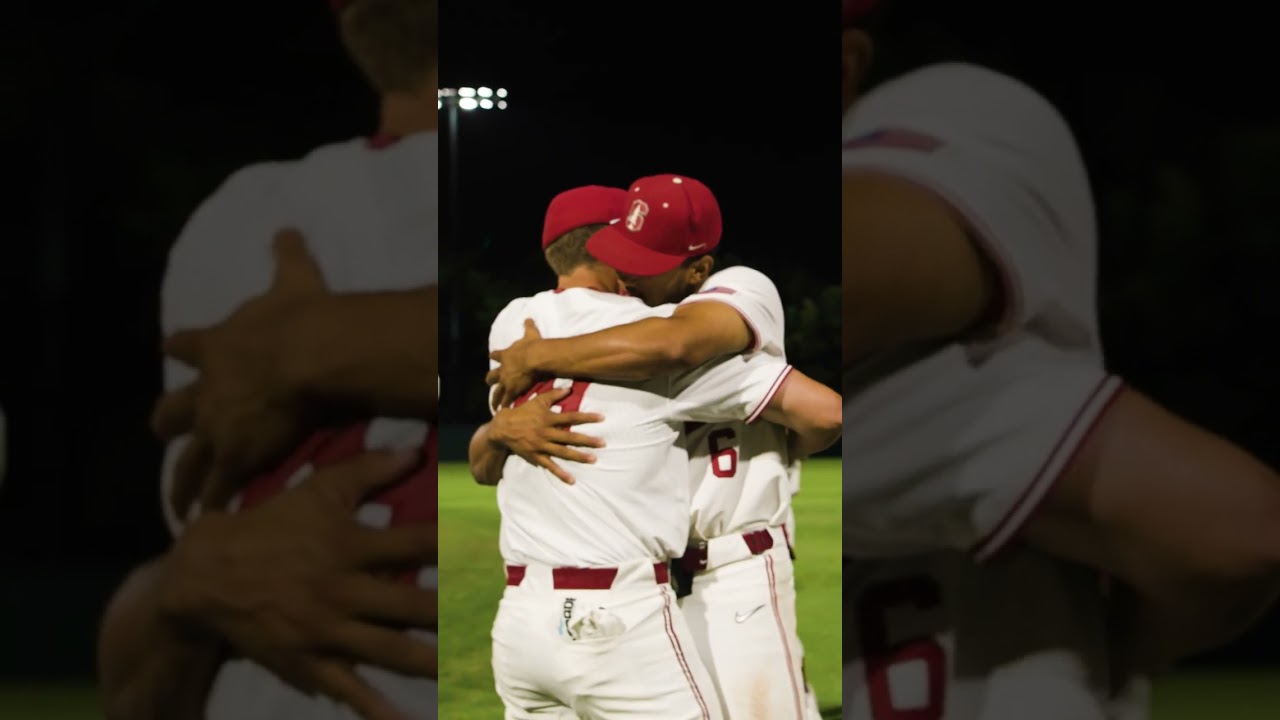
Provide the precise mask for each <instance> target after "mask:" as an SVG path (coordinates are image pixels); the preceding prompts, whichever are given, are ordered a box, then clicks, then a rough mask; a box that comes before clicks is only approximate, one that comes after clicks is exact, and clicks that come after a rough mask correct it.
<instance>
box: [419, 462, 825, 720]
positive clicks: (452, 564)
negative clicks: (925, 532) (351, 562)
mask: <svg viewBox="0 0 1280 720" xmlns="http://www.w3.org/2000/svg"><path fill="white" fill-rule="evenodd" d="M803 484H804V491H803V492H801V493H800V495H799V496H797V498H796V508H795V511H796V528H797V530H796V533H797V535H798V538H797V551H798V554H799V558H800V559H799V561H798V562H797V563H796V586H797V592H798V596H799V604H800V608H799V609H800V635H801V639H802V641H803V642H804V647H805V663H806V665H807V667H808V672H809V681H810V682H811V683H813V686H814V690H815V691H816V692H817V693H818V700H819V701H820V702H821V704H822V706H823V707H828V706H831V707H838V706H839V704H840V638H841V612H840V464H839V462H838V461H830V460H816V461H813V462H811V463H809V464H807V465H806V466H805V469H804V479H803ZM493 492H494V491H493V489H492V488H485V487H479V486H477V485H476V484H475V483H474V482H472V481H471V476H470V475H469V474H468V473H467V470H466V468H465V467H464V466H461V465H441V466H440V538H441V543H440V544H441V546H442V547H441V552H440V627H441V633H440V667H441V674H440V717H441V718H447V720H493V719H494V718H501V717H502V704H501V703H500V702H499V701H498V698H497V696H496V695H495V694H494V692H493V673H492V671H491V670H490V667H489V628H490V626H491V625H492V623H493V616H494V613H495V612H496V611H497V608H498V600H499V598H500V597H501V596H502V589H503V574H502V560H501V559H500V558H499V556H498V514H497V506H496V505H495V503H494V499H493ZM455 548H456V549H459V550H461V551H460V552H452V551H451V550H453V549H455ZM655 720H656V719H655Z"/></svg>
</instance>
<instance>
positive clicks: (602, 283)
mask: <svg viewBox="0 0 1280 720" xmlns="http://www.w3.org/2000/svg"><path fill="white" fill-rule="evenodd" d="M610 284H611V283H609V282H607V281H606V280H605V278H602V277H601V276H600V274H599V273H597V272H595V271H594V270H592V269H591V268H589V267H580V268H578V269H576V270H574V271H573V272H571V273H569V274H568V275H561V276H560V282H559V284H558V285H557V286H556V287H557V289H559V290H572V289H573V288H585V289H587V290H598V291H600V292H603V293H609V294H612V295H617V294H618V288H617V287H616V286H614V287H610Z"/></svg>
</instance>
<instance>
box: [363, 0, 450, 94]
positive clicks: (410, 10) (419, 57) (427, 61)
mask: <svg viewBox="0 0 1280 720" xmlns="http://www.w3.org/2000/svg"><path fill="white" fill-rule="evenodd" d="M340 24H341V28H342V42H343V44H344V45H345V46H346V48H347V52H348V53H349V54H350V55H351V58H352V60H354V61H355V63H356V65H357V66H359V68H360V70H361V71H362V72H363V73H364V75H365V77H366V78H368V80H369V82H370V83H372V84H373V86H374V88H376V89H377V90H378V92H380V93H382V94H389V93H408V92H416V91H418V90H421V89H422V88H423V87H424V85H425V84H426V83H427V82H429V78H430V77H431V73H432V71H434V70H435V69H436V66H437V64H438V63H439V54H440V41H439V24H440V14H439V4H438V2H437V0H350V2H348V3H347V4H346V5H345V6H344V7H343V8H342V10H341V17H340Z"/></svg>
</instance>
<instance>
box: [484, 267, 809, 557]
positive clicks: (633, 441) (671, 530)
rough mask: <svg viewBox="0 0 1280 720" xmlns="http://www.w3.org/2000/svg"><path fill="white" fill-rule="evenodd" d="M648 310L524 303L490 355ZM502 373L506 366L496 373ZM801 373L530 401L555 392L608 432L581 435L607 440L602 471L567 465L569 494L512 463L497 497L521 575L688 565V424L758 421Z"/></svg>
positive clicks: (732, 368)
mask: <svg viewBox="0 0 1280 720" xmlns="http://www.w3.org/2000/svg"><path fill="white" fill-rule="evenodd" d="M671 311H672V306H669V305H668V306H662V307H659V308H650V307H648V306H646V305H645V304H644V303H643V302H641V301H640V300H639V299H638V298H634V297H624V296H620V295H612V294H609V293H603V292H599V291H596V290H590V289H586V288H575V289H570V290H564V291H550V292H544V293H540V294H538V295H535V296H533V297H530V298H521V299H518V300H515V301H513V302H512V303H511V304H510V305H508V306H507V307H506V308H505V309H504V310H503V311H502V312H501V313H499V315H498V317H497V319H495V320H494V323H493V328H492V330H491V332H490V335H489V347H490V349H492V350H501V349H503V348H506V347H508V346H510V345H511V344H512V343H514V342H516V341H517V340H519V339H520V338H521V337H522V336H523V335H524V321H525V319H527V318H532V319H533V320H534V321H535V322H536V323H537V325H538V329H539V331H540V332H541V333H542V335H543V337H548V338H559V337H572V336H576V335H583V334H587V333H591V332H596V331H599V330H603V329H605V328H609V327H613V326H615V325H622V324H626V323H629V322H636V321H639V320H642V319H645V318H650V317H664V316H669V315H670V313H671ZM491 366H492V367H496V366H497V364H496V363H492V362H491ZM790 371H791V368H790V366H789V365H787V363H786V362H785V361H784V360H781V359H778V358H776V357H772V356H768V355H764V354H759V353H757V354H753V355H750V356H746V355H738V356H734V357H729V358H725V359H722V360H719V361H715V362H711V363H707V364H706V365H704V366H702V367H700V368H697V369H695V370H693V371H690V372H687V373H681V374H678V375H673V376H669V377H659V378H654V379H652V380H648V381H644V382H635V383H609V384H605V383H596V382H588V381H569V380H559V381H555V382H551V381H548V382H546V383H542V384H540V385H538V386H535V387H534V388H533V389H532V390H531V391H530V393H528V394H526V398H528V397H531V396H532V395H534V394H536V393H537V392H540V391H544V390H547V389H550V388H551V387H552V386H553V385H554V386H556V387H571V388H572V393H571V394H570V395H569V397H567V398H565V399H564V400H562V401H561V402H560V403H559V405H558V407H559V408H560V411H562V412H572V411H577V410H581V411H583V412H597V413H600V414H601V415H603V416H604V418H605V419H604V422H602V423H599V424H591V425H584V426H582V427H581V428H579V429H580V431H581V432H585V433H587V434H590V435H595V436H597V437H600V438H601V439H603V440H604V441H605V443H606V446H605V447H604V448H602V449H600V450H597V451H596V453H595V454H596V456H597V461H596V463H595V464H591V465H579V464H574V463H567V464H566V469H567V470H569V472H571V473H572V474H573V475H574V477H575V479H576V480H577V482H576V484H574V485H572V486H570V485H565V484H563V483H562V482H561V481H560V480H558V479H557V478H555V477H554V476H553V475H551V474H550V473H548V472H547V471H545V470H543V469H541V468H538V467H535V466H532V465H530V464H528V463H526V462H525V461H524V460H522V459H520V458H519V457H515V456H512V457H510V458H508V459H507V462H506V465H505V466H504V468H503V481H502V482H501V483H499V485H498V508H499V510H500V511H501V514H502V524H501V530H500V538H499V543H500V545H501V550H502V556H503V558H504V560H506V562H507V563H509V564H513V565H529V564H537V565H544V566H551V567H614V566H618V565H620V564H623V563H625V562H630V561H635V560H637V559H643V558H652V559H653V560H655V561H665V560H667V559H669V558H673V557H679V556H680V555H683V554H684V550H685V547H686V545H687V542H688V537H689V482H688V481H689V464H688V463H689V459H688V455H687V454H686V452H685V445H684V443H683V442H681V433H680V426H681V424H682V422H684V421H691V422H698V421H701V422H708V421H722V420H729V419H742V420H746V421H748V422H749V421H751V420H754V419H755V418H757V417H759V415H760V413H761V412H763V410H764V408H765V406H766V405H767V404H768V403H769V400H770V399H771V398H772V397H773V395H774V393H775V392H777V390H778V388H779V387H781V385H782V383H783V381H784V380H785V379H786V376H787V375H788V374H789V373H790Z"/></svg>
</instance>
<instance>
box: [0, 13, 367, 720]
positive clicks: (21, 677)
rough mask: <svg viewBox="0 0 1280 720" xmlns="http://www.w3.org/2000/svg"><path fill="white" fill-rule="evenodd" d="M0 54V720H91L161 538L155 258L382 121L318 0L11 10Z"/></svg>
mask: <svg viewBox="0 0 1280 720" xmlns="http://www.w3.org/2000/svg"><path fill="white" fill-rule="evenodd" d="M72 10H73V11H74V12H73V11H72ZM0 57H3V62H2V63H0V82H2V83H3V87H4V88H5V89H6V93H7V96H6V98H5V100H4V102H3V103H2V104H0V151H2V152H0V157H3V158H4V163H3V170H0V172H2V173H3V174H4V176H5V178H6V180H7V182H6V183H5V186H4V187H5V192H4V195H3V200H0V206H2V209H0V228H2V229H3V230H2V233H3V234H2V235H0V238H2V239H0V320H2V322H3V325H0V327H3V328H4V333H3V336H2V338H0V405H2V406H3V407H4V410H5V414H6V415H7V416H8V426H9V438H8V446H9V456H10V457H9V460H10V467H9V473H8V476H7V477H6V478H5V479H4V482H3V485H0V718H3V720H59V718H62V717H66V718H69V719H71V720H83V719H85V718H96V717H100V714H99V713H97V712H96V711H94V710H92V708H93V707H94V706H93V705H92V704H91V703H92V698H91V697H90V690H89V688H91V683H92V678H93V642H94V634H95V632H96V629H97V621H98V617H99V615H100V613H101V611H102V609H103V607H104V605H105V603H106V600H107V598H108V596H109V593H110V592H111V591H112V590H113V588H114V586H115V585H116V583H118V582H119V581H120V580H121V579H122V578H123V576H124V574H125V572H126V571H127V569H128V568H130V567H131V566H133V565H135V564H137V563H139V562H141V561H142V560H144V559H146V558H149V557H151V556H153V555H155V554H158V553H159V552H161V551H162V550H163V549H164V548H165V546H166V544H167V541H168V535H167V530H166V529H165V528H164V525H163V520H162V518H161V516H160V512H159V505H158V503H159V494H158V478H159V463H160V450H161V448H160V446H159V444H158V443H157V442H155V441H154V440H153V439H152V437H151V435H150V433H149V430H148V428H147V417H148V414H149V412H150V406H151V403H152V401H153V400H154V398H155V396H156V393H157V391H158V390H159V387H160V356H159V344H158V343H159V330H158V327H159V320H158V318H159V315H158V311H159V305H158V300H159V282H160V276H161V273H162V272H163V269H164V265H165V261H166V253H167V251H168V247H169V245H170V244H171V243H172V242H173V240H174V239H175V238H176V237H177V235H178V233H179V232H180V230H181V229H182V226H183V224H184V223H185V222H186V219H187V217H188V215H189V214H190V213H191V212H192V211H193V210H194V209H195V207H196V206H197V205H198V204H199V203H200V202H201V201H202V200H203V199H204V198H205V197H207V196H208V195H209V194H211V193H212V192H213V191H214V190H215V189H216V188H217V186H218V185H219V184H221V183H222V181H223V180H224V179H225V178H226V177H227V176H228V175H229V174H230V173H231V172H233V171H234V170H237V169H239V168H240V167H243V166H244V165H246V164H249V163H252V162H260V161H265V160H272V159H290V158H296V157H298V156H301V155H302V154H304V153H306V152H308V151H309V150H311V149H313V148H314V147H316V146H319V145H321V144H324V143H328V142H333V141H336V140H342V139H346V138H350V137H354V136H356V135H361V134H366V133H369V132H372V131H373V130H374V129H376V128H375V127H374V122H375V110H376V106H375V105H374V97H373V95H372V94H371V93H370V92H369V91H368V90H367V89H366V86H365V84H364V81H363V79H362V78H361V77H360V75H359V73H358V71H357V70H356V69H355V68H354V67H353V66H351V65H350V63H348V61H347V59H346V57H345V54H344V52H343V50H342V48H341V46H340V45H339V41H338V36H337V31H336V27H335V25H334V21H333V17H332V15H331V14H330V11H329V5H328V3H327V2H326V1H325V0H276V1H273V2H270V3H251V2H227V3H215V4H189V3H169V2H159V1H157V0H124V1H122V2H115V3H110V4H90V5H87V6H80V5H76V6H74V7H72V8H70V9H69V8H68V6H65V5H63V4H59V3H53V4H50V3H19V4H16V5H12V6H7V7H6V9H5V20H4V22H3V23H0ZM23 688H29V689H23ZM67 688H71V689H67ZM33 697H34V698H35V699H33ZM60 713H63V714H60Z"/></svg>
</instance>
